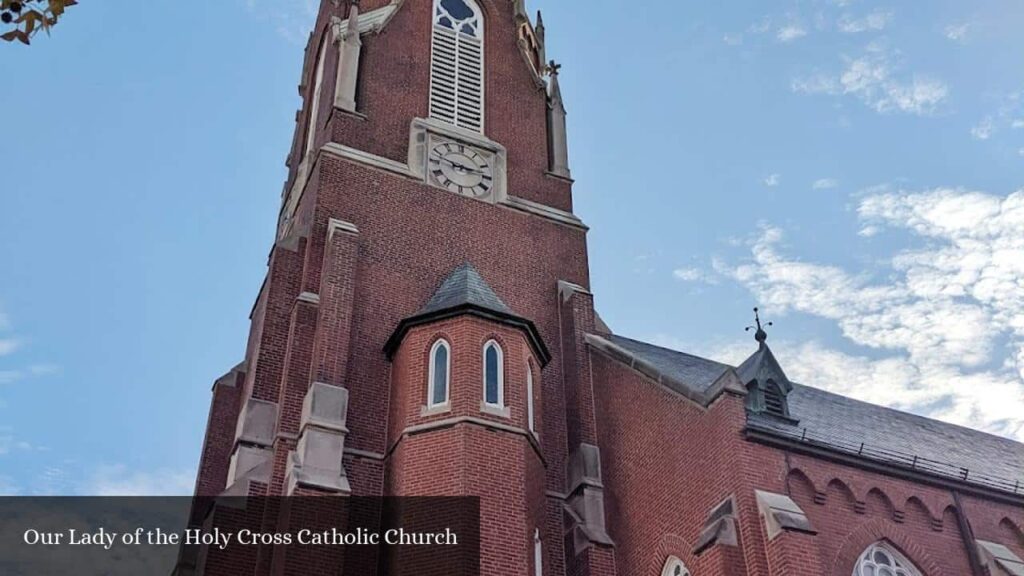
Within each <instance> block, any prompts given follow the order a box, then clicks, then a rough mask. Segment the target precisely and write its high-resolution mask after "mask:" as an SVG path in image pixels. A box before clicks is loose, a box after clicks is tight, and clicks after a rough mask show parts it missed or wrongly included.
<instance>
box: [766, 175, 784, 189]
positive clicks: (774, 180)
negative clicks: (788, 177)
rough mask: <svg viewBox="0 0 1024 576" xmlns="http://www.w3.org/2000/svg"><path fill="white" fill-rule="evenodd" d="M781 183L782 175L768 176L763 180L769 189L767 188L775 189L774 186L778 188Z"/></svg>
mask: <svg viewBox="0 0 1024 576" xmlns="http://www.w3.org/2000/svg"><path fill="white" fill-rule="evenodd" d="M781 183H782V175H781V174H769V175H768V177H767V178H765V179H764V185H765V186H767V187H769V188H775V187H776V186H778V185H779V184H781Z"/></svg>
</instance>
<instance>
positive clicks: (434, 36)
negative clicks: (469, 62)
mask: <svg viewBox="0 0 1024 576" xmlns="http://www.w3.org/2000/svg"><path fill="white" fill-rule="evenodd" d="M461 1H462V2H464V3H465V4H466V6H468V7H469V9H470V10H472V11H473V13H474V18H476V19H477V20H478V22H479V25H478V27H477V35H476V36H471V35H468V34H465V33H463V32H461V31H460V30H457V29H456V28H461V26H455V24H454V23H453V27H452V28H447V27H445V26H442V25H441V24H439V23H438V22H437V21H438V15H437V12H438V10H439V9H441V8H440V5H441V0H434V2H433V8H432V12H431V16H432V20H431V22H432V24H431V40H430V52H431V53H430V100H429V108H430V114H429V116H430V117H431V118H434V119H437V120H441V121H443V122H447V123H450V124H452V125H454V126H458V127H461V128H463V129H465V130H472V131H473V132H479V133H480V134H483V133H484V128H485V121H486V120H485V118H486V109H485V103H486V101H487V99H486V84H485V82H484V80H485V78H486V73H485V67H486V62H487V55H486V53H485V50H484V48H485V44H486V43H485V42H484V37H485V31H486V29H485V19H484V12H483V10H482V9H481V8H480V5H479V4H477V2H475V1H474V0H461ZM462 22H464V21H462ZM439 34H440V35H444V36H448V37H449V39H450V40H452V41H453V42H454V50H455V59H454V61H453V62H452V63H451V64H452V66H453V68H454V73H455V75H454V77H453V82H452V83H451V85H446V86H445V89H446V91H447V90H448V89H451V91H452V93H453V94H454V95H455V96H454V99H453V100H451V101H450V104H451V107H452V113H451V114H448V113H447V112H446V111H444V110H438V108H437V107H436V106H435V102H437V101H439V100H440V101H444V100H445V96H443V95H442V94H440V90H439V89H438V87H437V86H438V85H437V82H436V74H435V66H436V62H437V59H436V58H435V56H436V54H435V52H436V51H437V49H438V45H439V44H440V41H439V40H438V35H439ZM466 44H473V45H475V46H476V47H477V49H478V50H479V52H480V61H479V62H478V63H477V64H478V65H479V68H480V76H479V78H477V80H478V81H479V84H480V91H479V99H478V101H477V102H475V104H478V105H479V107H480V115H479V127H476V126H471V125H467V123H465V122H463V120H462V118H461V115H460V113H459V111H460V108H461V106H460V105H459V85H460V82H459V76H460V72H461V68H463V67H464V63H463V62H462V60H460V55H461V53H462V50H463V49H464V48H463V47H464V45H466Z"/></svg>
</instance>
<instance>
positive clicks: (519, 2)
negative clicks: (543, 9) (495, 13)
mask: <svg viewBox="0 0 1024 576" xmlns="http://www.w3.org/2000/svg"><path fill="white" fill-rule="evenodd" d="M512 12H513V13H514V14H515V16H516V20H517V21H520V22H522V21H525V20H529V19H530V17H529V16H527V15H526V0H512Z"/></svg>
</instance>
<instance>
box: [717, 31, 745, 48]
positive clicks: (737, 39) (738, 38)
mask: <svg viewBox="0 0 1024 576" xmlns="http://www.w3.org/2000/svg"><path fill="white" fill-rule="evenodd" d="M722 42H725V43H726V44H728V45H729V46H739V45H740V44H743V34H726V35H724V36H722Z"/></svg>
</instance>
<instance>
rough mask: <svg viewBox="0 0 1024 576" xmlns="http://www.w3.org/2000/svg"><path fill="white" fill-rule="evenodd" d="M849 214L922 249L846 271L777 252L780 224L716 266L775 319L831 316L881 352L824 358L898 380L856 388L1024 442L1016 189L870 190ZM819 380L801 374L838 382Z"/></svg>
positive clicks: (1020, 221) (1021, 253) (1022, 203)
mask: <svg viewBox="0 0 1024 576" xmlns="http://www.w3.org/2000/svg"><path fill="white" fill-rule="evenodd" d="M858 214H859V216H860V218H861V219H862V221H863V224H864V230H873V233H877V231H878V230H880V229H883V228H886V227H891V228H897V229H901V230H907V231H910V232H911V233H913V234H914V235H916V236H917V237H918V239H919V240H921V241H923V242H924V247H923V248H916V249H907V250H904V251H902V252H899V253H897V254H895V255H894V256H893V257H892V258H891V259H890V261H889V262H888V265H887V266H886V267H884V268H883V269H879V270H869V271H866V272H862V273H851V272H848V271H846V270H844V269H842V268H840V267H836V266H829V265H822V264H815V263H807V262H803V261H800V260H798V259H794V258H791V257H788V256H786V255H785V254H783V253H782V251H781V249H780V245H781V242H782V239H783V233H782V231H781V230H779V229H777V228H771V227H767V228H765V229H763V230H762V233H761V235H760V237H759V238H758V239H757V240H756V241H755V242H754V243H753V244H752V260H751V261H750V262H748V263H744V264H741V265H739V266H734V267H729V266H722V265H719V269H718V272H719V273H720V274H726V275H728V276H730V277H732V278H734V279H735V280H737V281H739V282H741V283H742V284H744V285H745V286H747V287H748V288H749V289H750V290H751V291H752V292H753V293H754V295H755V296H756V297H757V298H758V301H759V302H761V303H762V304H763V305H764V306H765V307H766V308H767V309H768V310H769V311H772V312H773V313H775V314H783V313H786V312H789V311H795V312H802V313H806V314H810V315H814V316H817V317H820V318H825V319H828V320H831V321H834V322H835V323H836V325H837V326H838V327H839V329H840V330H841V332H842V334H843V336H845V337H846V338H847V339H848V340H849V341H851V342H852V343H854V344H856V345H860V346H864V347H868V348H873V349H876V350H878V351H879V352H880V353H882V354H886V355H888V357H886V358H884V359H883V360H870V359H867V358H859V357H855V358H854V359H853V360H850V359H849V358H847V357H842V356H838V355H836V356H833V357H832V359H833V360H834V361H835V362H837V363H838V362H839V361H840V360H842V361H843V362H847V363H850V362H855V363H857V364H858V365H861V366H863V367H864V368H863V370H862V373H865V374H877V373H879V371H883V372H884V373H887V374H898V375H901V376H900V377H898V378H897V377H895V376H893V377H892V380H891V381H882V380H881V379H880V377H874V376H873V377H872V378H873V379H875V387H874V388H865V387H864V386H866V385H862V386H858V389H862V391H861V392H858V391H857V390H850V391H849V392H850V393H852V394H853V395H855V396H858V397H861V398H864V399H867V400H871V401H876V402H877V401H882V402H884V403H889V404H892V403H895V404H896V405H897V406H898V407H900V408H904V409H910V410H915V411H919V412H927V413H929V414H930V415H932V416H935V417H938V418H941V419H944V420H948V421H951V422H955V423H958V424H963V425H969V426H974V427H978V428H983V429H987V430H989V431H993V432H997V433H1001V434H1005V435H1008V436H1015V437H1017V438H1020V439H1024V190H1021V191H1018V192H1015V193H1013V194H1010V195H1009V196H1006V197H1000V196H996V195H992V194H985V193H981V192H970V191H965V190H958V189H948V188H943V189H936V190H929V191H925V192H917V193H914V192H902V191H901V192H886V191H875V192H872V193H870V194H869V195H868V196H866V197H864V198H863V199H862V200H861V202H860V205H859V207H858ZM875 275H877V276H878V277H882V278H884V280H876V279H875V278H876V276H875ZM821 354H822V355H823V354H824V352H821ZM834 354H839V353H834ZM802 362H803V363H805V364H806V365H810V366H814V365H815V364H814V363H810V362H807V361H806V360H803V361H802ZM828 380H830V379H829V378H828V377H827V376H823V375H818V376H814V375H813V374H809V375H808V378H807V379H806V381H807V383H809V384H818V385H825V386H832V387H837V386H844V385H845V384H844V383H830V382H828ZM865 380H867V378H866V377H865ZM839 391H841V392H844V393H845V392H846V391H844V390H839ZM886 397H888V398H890V400H886ZM936 406H940V408H936Z"/></svg>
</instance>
